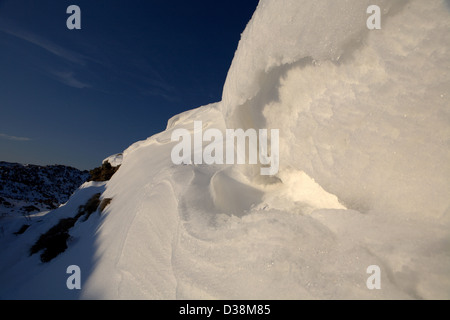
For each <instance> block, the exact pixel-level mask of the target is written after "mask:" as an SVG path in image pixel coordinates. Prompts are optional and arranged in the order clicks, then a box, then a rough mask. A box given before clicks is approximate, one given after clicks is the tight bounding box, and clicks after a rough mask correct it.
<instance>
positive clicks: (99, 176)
mask: <svg viewBox="0 0 450 320" xmlns="http://www.w3.org/2000/svg"><path fill="white" fill-rule="evenodd" d="M119 168H120V166H117V167H113V166H111V164H110V163H109V162H108V161H106V162H104V163H103V164H102V166H101V167H98V168H95V169H93V170H91V171H89V174H90V178H89V181H109V180H110V179H111V177H112V176H113V175H114V174H115V173H116V172H117V170H119Z"/></svg>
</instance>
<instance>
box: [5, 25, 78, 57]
mask: <svg viewBox="0 0 450 320" xmlns="http://www.w3.org/2000/svg"><path fill="white" fill-rule="evenodd" d="M0 31H2V32H4V33H7V34H9V35H11V36H14V37H16V38H19V39H21V40H24V41H27V42H29V43H31V44H34V45H36V46H38V47H40V48H42V49H44V50H46V51H47V52H49V53H51V54H53V55H55V56H58V57H60V58H61V59H64V60H66V61H69V62H72V63H76V64H78V65H81V66H84V65H85V64H86V61H85V57H83V56H82V55H80V54H78V53H76V52H73V51H71V50H68V49H65V48H63V47H61V46H60V45H57V44H56V43H53V42H52V41H50V40H48V39H46V38H43V37H41V36H39V35H37V34H35V33H32V32H30V31H28V30H24V29H22V28H21V27H19V26H17V25H16V24H15V23H14V22H12V21H10V20H8V19H5V18H1V17H0Z"/></svg>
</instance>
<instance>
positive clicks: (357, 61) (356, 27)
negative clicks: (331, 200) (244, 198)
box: [222, 0, 450, 219]
mask: <svg viewBox="0 0 450 320" xmlns="http://www.w3.org/2000/svg"><path fill="white" fill-rule="evenodd" d="M369 4H378V5H379V6H380V7H381V8H382V11H383V15H382V30H376V31H369V30H368V29H367V27H366V19H367V18H368V16H369V15H368V14H366V9H367V7H368V6H369ZM449 31H450V19H449V10H448V7H447V6H446V4H445V2H444V1H438V0H436V1H427V2H424V1H319V2H318V1H298V0H295V1H294V0H293V1H283V4H280V3H279V2H277V1H261V2H260V4H259V7H258V10H257V11H256V13H255V15H254V17H253V20H252V21H251V22H250V23H249V25H248V27H247V29H246V31H245V32H244V34H243V36H242V40H241V42H240V44H239V49H238V51H237V53H236V56H235V59H234V61H233V64H232V66H231V68H230V71H229V75H228V78H227V81H226V84H225V89H224V94H223V103H222V108H223V111H224V114H225V118H226V120H227V125H228V126H229V127H246V128H269V129H272V128H277V129H280V140H281V151H280V162H281V166H282V170H283V168H284V169H286V168H291V167H292V168H295V169H298V170H301V171H305V172H306V173H308V174H309V175H310V176H311V177H312V178H314V179H315V180H316V181H317V182H318V183H319V184H320V185H321V186H322V187H323V188H325V189H326V190H327V191H329V192H331V193H333V194H335V195H337V196H338V198H339V199H340V200H341V201H342V203H343V204H345V205H346V206H347V207H349V208H353V209H357V210H360V211H363V212H367V211H368V210H372V209H379V210H389V211H392V212H395V213H396V214H399V213H402V214H407V215H410V216H411V215H413V216H416V217H419V216H420V217H423V218H425V219H428V218H429V219H434V218H436V219H437V218H444V217H445V216H446V217H447V218H449V217H450V216H449V207H450V198H449V197H448V191H449V190H450V165H449V163H450V148H449V147H450V125H449V123H450V122H449V120H450V100H449V99H450V92H449V88H450V77H449V71H450V64H449V63H448V62H449V54H450V38H449V37H448V36H447V35H448V34H449Z"/></svg>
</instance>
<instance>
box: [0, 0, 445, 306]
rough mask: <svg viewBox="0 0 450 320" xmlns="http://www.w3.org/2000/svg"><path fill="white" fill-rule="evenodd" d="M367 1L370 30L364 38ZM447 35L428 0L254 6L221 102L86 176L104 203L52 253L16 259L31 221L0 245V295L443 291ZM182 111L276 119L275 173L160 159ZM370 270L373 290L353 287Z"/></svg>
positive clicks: (337, 295) (242, 119) (242, 122)
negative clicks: (43, 258) (78, 275)
mask: <svg viewBox="0 0 450 320" xmlns="http://www.w3.org/2000/svg"><path fill="white" fill-rule="evenodd" d="M373 4H377V5H379V6H380V7H381V8H382V29H381V30H374V31H369V30H368V29H367V28H366V19H367V18H368V14H367V13H366V9H367V7H368V6H369V5H373ZM449 34H450V12H449V8H448V3H447V2H445V1H442V0H430V1H422V0H410V1H408V0H396V1H365V0H362V1H360V0H354V1H348V0H330V1H315V0H283V1H279V0H261V1H260V4H259V6H258V8H257V10H256V12H255V14H254V16H253V18H252V20H251V21H250V22H249V24H248V26H247V28H246V30H245V31H244V33H243V34H242V39H241V41H240V43H239V46H238V50H237V52H236V54H235V58H234V60H233V63H232V65H231V68H230V71H229V74H228V77H227V79H226V83H225V87H224V92H223V99H222V101H221V102H218V103H216V104H212V105H207V106H203V107H200V108H198V109H194V110H190V111H187V112H185V113H182V114H180V115H177V116H175V117H173V118H172V119H170V120H169V123H168V126H167V129H166V130H165V131H164V132H162V133H160V134H157V135H155V136H152V137H150V138H148V139H147V140H145V141H140V142H137V143H135V144H133V145H132V146H130V147H129V148H128V149H127V150H125V151H124V153H123V158H122V160H121V167H120V169H119V170H118V171H117V173H116V174H115V175H114V176H113V177H112V179H111V181H109V182H108V183H106V185H101V186H98V185H85V186H84V188H83V189H81V190H80V191H79V192H86V193H89V194H91V193H93V192H98V189H96V190H92V191H89V192H88V190H90V188H105V191H104V192H103V194H102V198H110V199H112V201H111V204H110V205H109V206H108V207H107V208H106V210H105V211H104V213H102V214H101V215H100V216H99V215H94V217H93V218H90V219H89V220H88V221H87V222H86V223H84V224H83V223H80V224H77V225H76V226H75V230H74V231H73V232H74V234H73V235H72V236H73V238H74V241H72V242H71V243H70V244H69V248H68V249H67V251H66V252H64V253H63V254H61V255H60V256H58V257H57V258H56V259H54V262H53V261H52V262H51V263H50V264H47V265H45V264H40V263H38V261H37V260H36V258H28V257H26V256H25V253H26V249H27V246H28V245H30V244H32V242H33V241H34V239H35V238H37V236H38V231H37V230H36V231H34V233H33V230H27V231H26V232H25V233H24V234H23V236H24V237H21V236H18V237H17V239H18V240H16V241H15V242H14V241H11V242H8V244H7V245H8V246H13V245H15V246H16V247H15V250H12V249H10V250H8V251H7V252H8V255H5V254H4V253H1V255H2V259H1V269H0V283H1V286H0V296H1V297H12V298H23V297H27V298H30V297H31V298H51V297H67V298H82V299H411V298H412V299H420V298H425V299H436V298H437V299H449V298H450V256H449V246H450V234H449V227H450V211H449V201H450V200H449V197H448V194H449V191H450V166H449V163H450V148H449V143H450V109H449V108H450V103H449V102H450V101H449V98H450V92H449V88H450V70H449V69H450V64H449V54H450V38H449V37H448V35H449ZM194 121H202V122H203V126H204V128H203V129H205V130H206V129H208V128H217V129H220V130H222V132H223V131H225V129H226V128H232V129H236V128H244V129H246V128H254V129H259V128H266V129H279V130H280V144H281V145H280V171H279V173H278V175H277V176H275V177H263V176H260V175H258V174H257V173H258V172H259V166H250V165H248V166H247V165H213V166H208V165H180V166H178V165H174V164H173V163H172V161H171V158H170V154H171V150H172V148H173V147H174V145H175V144H176V142H172V141H171V133H172V132H173V131H174V130H176V129H177V128H185V129H188V130H191V132H192V131H193V123H194ZM87 196H88V195H87V194H86V195H85V196H83V197H81V198H80V196H79V195H78V196H77V194H76V195H75V196H74V197H73V199H71V200H70V201H69V202H68V204H67V205H66V207H65V208H60V209H58V210H60V213H64V214H69V212H70V210H71V209H70V207H71V206H72V207H76V206H77V205H79V204H80V203H81V202H82V201H81V200H82V199H86V198H87ZM56 213H57V212H54V213H52V214H53V215H55V214H56ZM91 219H92V220H91ZM46 221H47V220H46ZM44 226H46V227H49V226H51V223H50V222H49V223H45V225H42V226H41V227H40V228H41V229H45V228H44ZM17 243H20V245H17ZM2 245H6V244H4V243H3V244H2ZM71 264H78V265H80V267H81V269H82V279H83V280H82V281H83V283H82V290H81V291H80V292H78V293H72V292H69V291H68V290H67V288H65V282H64V281H65V280H64V272H65V268H66V267H67V266H68V265H71ZM371 265H378V266H379V267H380V270H381V290H369V289H368V288H367V286H366V280H367V278H368V277H369V274H367V272H366V270H367V268H368V267H369V266H371ZM11 270H14V271H11ZM83 270H84V271H83ZM55 275H58V276H55ZM44 284H46V285H45V286H44V287H43V285H44ZM43 288H46V289H43Z"/></svg>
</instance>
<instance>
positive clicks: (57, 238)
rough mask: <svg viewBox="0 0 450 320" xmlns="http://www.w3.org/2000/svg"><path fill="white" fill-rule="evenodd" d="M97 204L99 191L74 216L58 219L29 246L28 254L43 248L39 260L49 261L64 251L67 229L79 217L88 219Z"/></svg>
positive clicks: (68, 236) (98, 203) (67, 236)
mask: <svg viewBox="0 0 450 320" xmlns="http://www.w3.org/2000/svg"><path fill="white" fill-rule="evenodd" d="M99 206H100V193H97V194H95V195H94V196H92V197H91V198H90V199H89V200H88V201H87V202H86V204H85V205H83V206H80V207H79V209H78V213H77V215H76V216H75V217H73V218H66V219H61V220H59V222H58V224H56V225H55V226H53V227H52V228H51V229H50V230H48V231H47V232H46V233H44V234H42V235H41V236H40V237H39V239H38V240H37V241H36V243H35V244H34V245H33V246H32V247H31V248H30V255H33V254H35V253H38V252H40V251H41V250H44V251H43V252H42V254H41V261H42V262H49V261H51V260H52V259H53V258H55V257H56V256H58V255H59V254H60V253H62V252H64V251H65V250H66V249H67V240H68V239H69V238H70V234H69V230H70V229H71V228H72V227H73V226H74V225H75V223H76V222H77V221H78V219H80V218H81V217H84V218H83V221H86V220H87V219H89V217H90V216H91V214H92V213H94V212H96V211H97V209H98V208H99ZM19 231H20V230H19Z"/></svg>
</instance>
